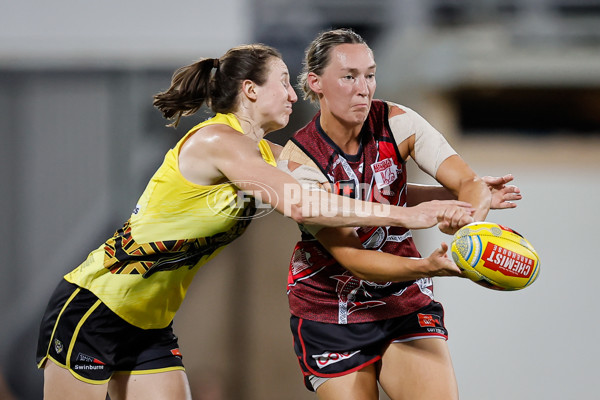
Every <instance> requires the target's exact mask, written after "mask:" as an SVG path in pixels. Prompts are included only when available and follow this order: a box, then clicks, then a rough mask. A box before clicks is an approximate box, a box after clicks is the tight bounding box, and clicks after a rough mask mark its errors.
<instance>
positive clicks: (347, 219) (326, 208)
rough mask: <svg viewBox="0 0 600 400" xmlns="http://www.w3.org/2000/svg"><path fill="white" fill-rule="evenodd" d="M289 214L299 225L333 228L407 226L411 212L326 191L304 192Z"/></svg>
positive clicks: (402, 208)
mask: <svg viewBox="0 0 600 400" xmlns="http://www.w3.org/2000/svg"><path fill="white" fill-rule="evenodd" d="M288 212H289V215H288V214H286V215H287V216H290V217H292V218H293V219H294V220H295V221H296V222H298V223H301V224H308V225H322V226H329V227H344V226H346V227H353V226H406V225H407V224H409V218H410V212H409V211H408V210H406V208H404V207H394V206H390V205H387V204H380V203H373V202H365V201H359V200H355V199H351V198H349V197H345V196H338V195H334V194H331V193H328V192H326V191H314V190H313V191H309V190H303V191H302V197H301V200H300V201H299V202H298V203H296V204H292V208H290V209H289V211H288Z"/></svg>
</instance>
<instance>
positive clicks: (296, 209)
mask: <svg viewBox="0 0 600 400" xmlns="http://www.w3.org/2000/svg"><path fill="white" fill-rule="evenodd" d="M288 217H290V218H291V219H293V220H294V222H296V223H297V224H301V225H303V224H305V223H306V222H307V218H306V217H305V216H304V215H303V214H302V205H301V204H293V205H292V206H291V207H290V215H288Z"/></svg>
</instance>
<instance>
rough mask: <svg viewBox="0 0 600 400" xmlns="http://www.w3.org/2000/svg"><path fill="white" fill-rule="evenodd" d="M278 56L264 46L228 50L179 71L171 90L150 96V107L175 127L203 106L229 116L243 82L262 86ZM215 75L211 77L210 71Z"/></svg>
mask: <svg viewBox="0 0 600 400" xmlns="http://www.w3.org/2000/svg"><path fill="white" fill-rule="evenodd" d="M272 57H276V58H281V54H280V53H279V52H278V51H277V50H275V49H274V48H272V47H269V46H266V45H264V44H252V45H243V46H238V47H234V48H232V49H230V50H229V51H228V52H227V53H225V55H224V56H222V57H221V58H205V59H202V60H200V61H198V62H195V63H194V64H190V65H187V66H185V67H181V68H179V69H178V70H177V71H175V73H174V74H173V78H172V80H171V87H169V89H167V90H166V91H164V92H161V93H158V94H156V95H155V96H154V103H153V104H154V106H155V107H156V108H158V110H159V111H160V112H161V113H162V114H163V116H164V117H165V118H167V119H175V121H174V122H173V123H172V124H170V125H168V126H174V127H177V125H178V124H179V120H180V119H181V117H182V116H188V115H192V114H194V113H195V112H196V111H198V109H200V107H201V106H202V105H203V104H205V103H206V104H207V105H208V106H209V107H210V108H211V110H212V111H213V112H215V113H222V114H226V113H230V112H233V111H235V109H236V107H237V106H238V95H239V93H240V89H241V86H242V82H243V81H244V80H246V79H249V80H251V81H252V82H255V83H256V84H257V85H263V84H264V83H265V82H266V79H267V75H268V73H269V65H268V61H269V60H270V59H271V58H272ZM213 68H216V69H217V71H216V72H215V73H214V74H213V73H212V70H213Z"/></svg>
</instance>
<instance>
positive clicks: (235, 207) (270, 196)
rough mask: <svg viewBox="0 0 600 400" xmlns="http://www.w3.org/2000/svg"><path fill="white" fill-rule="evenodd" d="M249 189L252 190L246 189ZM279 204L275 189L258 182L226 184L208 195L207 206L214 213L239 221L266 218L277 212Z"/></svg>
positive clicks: (217, 187) (230, 182)
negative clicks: (276, 208) (274, 211)
mask: <svg viewBox="0 0 600 400" xmlns="http://www.w3.org/2000/svg"><path fill="white" fill-rule="evenodd" d="M232 187H233V189H232ZM248 187H250V188H252V189H244V188H248ZM263 199H264V201H263ZM278 202H279V198H278V197H277V194H276V193H275V191H274V190H273V188H271V187H270V186H268V185H265V184H263V183H261V182H256V181H229V182H224V183H222V184H219V185H218V186H216V187H215V188H214V189H213V190H211V191H210V192H209V193H208V195H207V205H208V208H209V209H210V210H211V211H212V212H214V213H215V214H217V215H221V216H225V217H227V218H232V219H237V220H250V219H255V218H260V217H264V216H266V215H268V214H270V213H272V212H273V210H275V207H276V206H277V203H278ZM250 210H256V211H255V212H249V211H250Z"/></svg>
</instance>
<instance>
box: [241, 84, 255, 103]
mask: <svg viewBox="0 0 600 400" xmlns="http://www.w3.org/2000/svg"><path fill="white" fill-rule="evenodd" d="M242 93H244V96H246V97H247V98H248V99H250V100H252V101H254V100H256V83H254V82H252V81H251V80H250V79H246V80H245V81H243V82H242Z"/></svg>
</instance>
